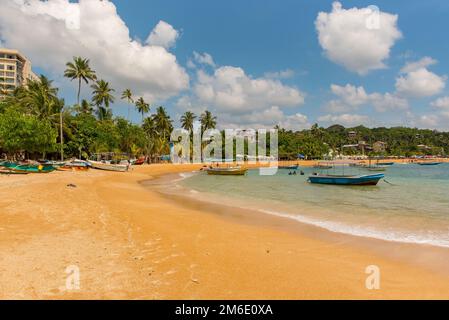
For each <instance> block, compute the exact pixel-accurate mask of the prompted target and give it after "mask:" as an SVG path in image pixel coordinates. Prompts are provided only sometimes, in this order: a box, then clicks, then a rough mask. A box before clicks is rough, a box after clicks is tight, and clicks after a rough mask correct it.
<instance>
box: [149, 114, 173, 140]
mask: <svg viewBox="0 0 449 320" xmlns="http://www.w3.org/2000/svg"><path fill="white" fill-rule="evenodd" d="M153 120H154V123H155V126H156V128H157V130H158V132H159V135H162V138H163V139H164V141H165V140H166V139H165V138H166V137H167V136H170V134H171V131H172V130H173V126H172V122H173V120H171V119H170V116H169V115H168V114H167V111H165V108H164V107H162V106H160V107H158V108H157V110H156V114H155V115H154V116H153Z"/></svg>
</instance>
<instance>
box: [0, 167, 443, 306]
mask: <svg viewBox="0 0 449 320" xmlns="http://www.w3.org/2000/svg"><path fill="white" fill-rule="evenodd" d="M199 168H200V166H195V165H176V166H174V165H150V166H143V167H137V168H136V169H135V170H134V171H132V172H130V173H107V172H106V173H105V172H98V171H90V172H88V173H71V172H68V173H66V172H62V173H60V172H58V173H55V174H49V175H45V176H43V175H36V176H30V177H27V178H24V177H7V178H6V179H2V180H0V194H1V195H2V196H3V197H2V199H3V200H1V201H0V210H1V212H2V213H3V214H2V217H1V219H2V220H1V225H0V234H1V236H2V237H1V239H0V249H1V251H0V270H1V271H2V272H1V273H0V284H1V286H0V298H1V299H7V298H12V299H27V298H32V299H319V298H324V299H339V298H340V299H393V298H396V299H406V298H412V299H417V298H425V299H426V298H429V299H430V298H437V299H444V298H446V299H447V298H448V297H449V281H447V280H448V279H449V277H447V276H445V275H442V274H433V273H432V272H430V271H429V270H427V269H426V268H423V267H420V266H418V265H415V264H413V263H406V262H403V261H396V260H395V259H393V258H389V257H385V256H382V255H381V254H378V253H376V252H370V251H368V250H365V249H363V248H362V247H361V248H358V247H353V246H352V245H350V244H348V243H347V242H346V240H344V241H334V240H326V239H315V238H313V237H312V235H313V234H314V233H313V232H312V235H310V236H308V235H307V234H305V235H304V234H300V233H298V232H295V233H293V232H290V231H288V230H285V229H283V227H282V226H274V227H273V226H270V225H262V224H261V225H253V224H242V223H237V221H232V219H223V217H222V216H221V215H217V214H214V212H207V210H206V212H204V211H202V210H198V209H195V208H189V207H188V206H183V205H180V204H179V203H177V202H176V201H170V200H167V199H166V198H164V197H163V196H161V195H160V194H158V193H157V192H156V191H154V190H149V188H147V187H145V186H143V185H142V184H141V182H142V181H145V180H148V179H151V178H154V177H157V176H161V175H165V174H170V173H179V172H185V171H192V170H195V169H199ZM3 181H7V183H4V182H3ZM69 183H74V184H75V185H76V186H77V187H76V188H69V187H67V184H69ZM223 210H225V211H227V208H225V209H223ZM209 211H210V210H209ZM211 213H212V214H211ZM225 213H226V212H225ZM228 213H229V212H228ZM270 218H273V217H270ZM73 264H75V265H79V267H80V272H81V288H80V290H78V291H74V292H72V291H67V290H64V288H63V287H61V286H63V285H64V283H65V279H66V277H67V274H66V273H65V270H66V267H67V266H68V265H73ZM373 264H374V265H378V266H379V267H380V269H381V289H380V290H368V289H366V287H365V280H366V277H367V274H366V273H365V269H366V267H367V266H369V265H373Z"/></svg>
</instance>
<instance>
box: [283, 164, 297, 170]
mask: <svg viewBox="0 0 449 320" xmlns="http://www.w3.org/2000/svg"><path fill="white" fill-rule="evenodd" d="M278 169H286V170H298V169H299V164H294V165H290V166H279V167H278Z"/></svg>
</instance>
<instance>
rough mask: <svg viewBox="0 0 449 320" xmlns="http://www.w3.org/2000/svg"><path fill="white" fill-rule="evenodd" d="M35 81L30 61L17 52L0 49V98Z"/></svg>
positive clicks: (35, 77)
mask: <svg viewBox="0 0 449 320" xmlns="http://www.w3.org/2000/svg"><path fill="white" fill-rule="evenodd" d="M36 79H38V77H37V76H36V75H35V74H34V72H33V71H32V70H31V61H30V60H28V59H27V58H26V57H25V56H24V55H23V54H21V53H20V52H19V51H17V50H12V49H4V48H0V89H1V92H0V96H3V95H4V94H5V93H9V92H12V91H13V90H14V89H15V88H17V87H20V86H23V85H26V84H27V82H28V81H30V80H36Z"/></svg>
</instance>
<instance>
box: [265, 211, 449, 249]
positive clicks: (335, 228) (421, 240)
mask: <svg viewBox="0 0 449 320" xmlns="http://www.w3.org/2000/svg"><path fill="white" fill-rule="evenodd" d="M256 210H257V211H259V212H262V213H265V214H270V215H273V216H278V217H282V218H287V219H292V220H296V221H298V222H301V223H305V224H309V225H313V226H316V227H320V228H323V229H326V230H328V231H332V232H336V233H343V234H348V235H352V236H357V237H364V238H373V239H378V240H386V241H393V242H401V243H411V244H424V245H432V246H437V247H444V248H449V240H442V239H438V238H433V239H429V238H425V237H423V236H422V235H416V234H414V235H410V234H407V235H405V234H400V233H399V232H386V231H381V230H376V229H370V228H366V227H363V228H360V227H357V226H350V225H347V224H343V223H338V222H330V221H320V220H316V219H313V218H309V217H305V216H301V215H293V214H289V213H285V212H277V211H272V210H266V209H256Z"/></svg>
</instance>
